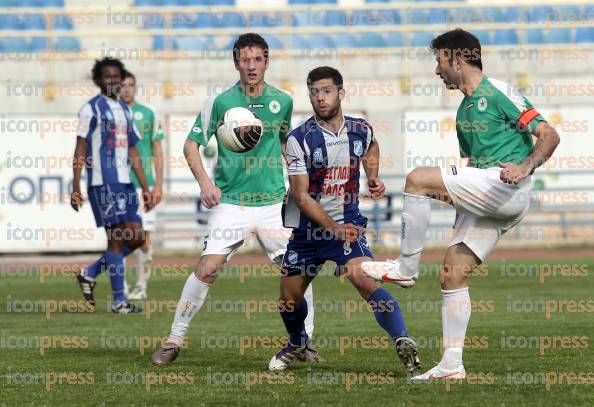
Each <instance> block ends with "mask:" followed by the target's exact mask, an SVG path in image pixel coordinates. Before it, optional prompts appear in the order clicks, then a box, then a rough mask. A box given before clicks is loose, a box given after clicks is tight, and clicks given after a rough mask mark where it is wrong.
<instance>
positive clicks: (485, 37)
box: [472, 30, 491, 46]
mask: <svg viewBox="0 0 594 407" xmlns="http://www.w3.org/2000/svg"><path fill="white" fill-rule="evenodd" d="M472 33H473V34H474V35H475V36H476V38H478V40H479V41H480V43H481V46H485V45H491V33H490V32H489V31H486V30H477V31H473V32H472Z"/></svg>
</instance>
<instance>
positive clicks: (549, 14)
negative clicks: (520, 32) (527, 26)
mask: <svg viewBox="0 0 594 407" xmlns="http://www.w3.org/2000/svg"><path fill="white" fill-rule="evenodd" d="M558 20H559V16H557V13H556V12H555V9H553V7H551V6H536V7H532V9H531V10H530V21H531V22H534V23H544V22H547V21H558Z"/></svg>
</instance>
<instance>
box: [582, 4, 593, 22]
mask: <svg viewBox="0 0 594 407" xmlns="http://www.w3.org/2000/svg"><path fill="white" fill-rule="evenodd" d="M584 17H585V19H586V20H594V6H585V7H584Z"/></svg>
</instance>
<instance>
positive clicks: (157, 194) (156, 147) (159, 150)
mask: <svg viewBox="0 0 594 407" xmlns="http://www.w3.org/2000/svg"><path fill="white" fill-rule="evenodd" d="M153 162H154V164H155V176H156V180H155V186H154V187H153V202H154V204H155V205H157V204H158V203H159V202H161V200H162V199H163V145H162V143H161V140H156V141H153Z"/></svg>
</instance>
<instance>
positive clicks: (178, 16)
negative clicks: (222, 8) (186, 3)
mask: <svg viewBox="0 0 594 407" xmlns="http://www.w3.org/2000/svg"><path fill="white" fill-rule="evenodd" d="M196 18H197V17H196V15H195V14H192V13H173V14H172V15H171V28H174V29H176V28H178V29H188V28H193V27H194V26H195V25H196ZM160 24H162V26H161V28H167V19H166V18H165V17H163V18H162V19H161V22H160Z"/></svg>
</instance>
